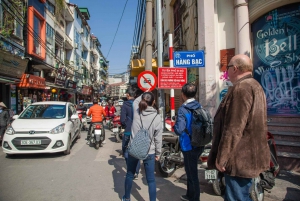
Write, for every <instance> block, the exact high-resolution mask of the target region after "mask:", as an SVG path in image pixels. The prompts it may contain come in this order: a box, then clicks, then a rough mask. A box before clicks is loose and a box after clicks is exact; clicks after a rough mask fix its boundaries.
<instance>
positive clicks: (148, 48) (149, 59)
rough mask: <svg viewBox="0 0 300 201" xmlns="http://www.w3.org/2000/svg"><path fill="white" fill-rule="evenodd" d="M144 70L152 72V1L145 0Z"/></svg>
mask: <svg viewBox="0 0 300 201" xmlns="http://www.w3.org/2000/svg"><path fill="white" fill-rule="evenodd" d="M145 70H148V71H152V0H146V62H145Z"/></svg>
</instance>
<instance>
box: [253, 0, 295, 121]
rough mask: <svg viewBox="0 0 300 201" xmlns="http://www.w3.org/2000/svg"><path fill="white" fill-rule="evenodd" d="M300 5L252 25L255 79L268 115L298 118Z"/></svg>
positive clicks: (268, 16) (275, 11)
mask: <svg viewBox="0 0 300 201" xmlns="http://www.w3.org/2000/svg"><path fill="white" fill-rule="evenodd" d="M299 32H300V3H295V4H290V5H286V6H283V7H280V8H277V9H275V10H272V11H270V12H268V13H266V14H265V15H263V16H262V17H260V18H259V19H258V20H256V21H255V22H254V23H253V24H252V33H253V39H254V54H253V64H254V78H255V79H256V80H257V81H258V82H260V84H261V86H262V87H263V89H264V91H265V94H266V98H267V108H268V114H269V115H272V114H273V115H287V116H295V115H300V46H299V45H300V36H299V35H300V33H299Z"/></svg>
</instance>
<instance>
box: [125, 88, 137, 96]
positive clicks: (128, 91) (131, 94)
mask: <svg viewBox="0 0 300 201" xmlns="http://www.w3.org/2000/svg"><path fill="white" fill-rule="evenodd" d="M126 94H128V95H129V96H130V97H134V96H135V89H134V88H133V87H132V86H130V87H128V89H127V90H126Z"/></svg>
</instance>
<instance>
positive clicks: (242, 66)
mask: <svg viewBox="0 0 300 201" xmlns="http://www.w3.org/2000/svg"><path fill="white" fill-rule="evenodd" d="M232 64H233V65H234V66H237V67H238V68H239V70H240V71H242V72H252V71H253V64H252V61H251V60H250V62H248V61H246V60H245V59H244V58H241V57H237V58H236V59H234V60H233V61H232Z"/></svg>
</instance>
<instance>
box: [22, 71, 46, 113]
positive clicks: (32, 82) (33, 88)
mask: <svg viewBox="0 0 300 201" xmlns="http://www.w3.org/2000/svg"><path fill="white" fill-rule="evenodd" d="M45 87H46V85H45V78H42V77H38V76H35V75H31V74H23V75H22V77H21V82H20V83H19V84H18V85H17V97H18V99H17V103H18V104H17V105H18V107H17V113H20V112H22V111H23V110H24V109H25V108H26V107H27V106H28V105H29V104H31V103H35V102H40V101H43V100H47V97H48V96H49V94H48V93H47V90H46V89H45Z"/></svg>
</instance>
